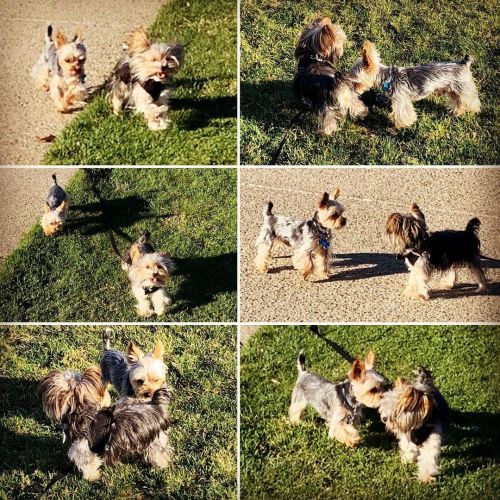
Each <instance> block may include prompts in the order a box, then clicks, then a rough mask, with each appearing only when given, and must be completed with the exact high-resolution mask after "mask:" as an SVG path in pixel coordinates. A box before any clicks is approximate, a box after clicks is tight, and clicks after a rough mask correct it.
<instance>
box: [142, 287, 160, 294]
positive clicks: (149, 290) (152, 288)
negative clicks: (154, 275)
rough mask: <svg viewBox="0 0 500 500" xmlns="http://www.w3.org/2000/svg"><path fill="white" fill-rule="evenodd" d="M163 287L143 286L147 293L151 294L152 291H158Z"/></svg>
mask: <svg viewBox="0 0 500 500" xmlns="http://www.w3.org/2000/svg"><path fill="white" fill-rule="evenodd" d="M160 288H161V287H159V286H145V287H143V290H144V294H145V295H151V294H152V293H155V292H157V291H158V290H159V289H160Z"/></svg>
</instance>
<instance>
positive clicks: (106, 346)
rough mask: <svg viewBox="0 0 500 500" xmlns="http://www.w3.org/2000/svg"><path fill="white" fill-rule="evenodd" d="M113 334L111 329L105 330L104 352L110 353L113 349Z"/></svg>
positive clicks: (103, 338)
mask: <svg viewBox="0 0 500 500" xmlns="http://www.w3.org/2000/svg"><path fill="white" fill-rule="evenodd" d="M112 333H113V330H111V328H106V330H104V333H103V334H102V350H103V351H109V350H110V349H111V342H110V339H111V334H112Z"/></svg>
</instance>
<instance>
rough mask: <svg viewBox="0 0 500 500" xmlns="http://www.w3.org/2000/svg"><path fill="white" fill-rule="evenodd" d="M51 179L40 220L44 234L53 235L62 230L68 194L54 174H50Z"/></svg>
mask: <svg viewBox="0 0 500 500" xmlns="http://www.w3.org/2000/svg"><path fill="white" fill-rule="evenodd" d="M52 180H53V181H54V183H53V184H52V186H51V187H50V189H49V192H48V194H47V200H46V202H45V213H44V214H43V215H42V219H41V221H40V224H41V226H42V229H43V233H44V234H45V236H54V235H56V234H57V233H60V232H61V231H62V230H63V228H64V224H65V223H66V217H67V215H68V210H69V199H68V195H67V194H66V191H64V189H63V188H62V187H61V186H59V184H58V183H57V177H56V174H52Z"/></svg>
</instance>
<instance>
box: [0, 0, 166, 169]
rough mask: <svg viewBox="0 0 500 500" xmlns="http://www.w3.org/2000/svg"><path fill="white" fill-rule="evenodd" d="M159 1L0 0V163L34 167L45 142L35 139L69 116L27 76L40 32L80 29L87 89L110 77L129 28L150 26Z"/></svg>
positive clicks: (37, 50) (58, 127)
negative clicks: (83, 42)
mask: <svg viewBox="0 0 500 500" xmlns="http://www.w3.org/2000/svg"><path fill="white" fill-rule="evenodd" d="M161 4H162V1H161V0H101V1H99V0H88V1H86V2H77V1H74V0H68V1H65V2H56V1H55V0H49V1H44V2H29V1H27V0H0V20H1V24H2V30H0V66H1V68H2V71H0V107H1V109H2V113H1V117H0V128H1V130H2V134H1V136H0V164H3V165H6V164H21V165H23V164H24V165H32V164H35V165H36V164H39V163H40V162H41V161H42V158H43V155H44V152H45V151H46V149H47V148H48V147H49V145H48V144H43V143H39V142H37V141H36V136H47V135H49V134H54V135H57V134H58V133H59V132H60V130H61V129H62V128H63V127H64V126H65V125H66V124H67V123H68V122H69V121H70V120H71V119H72V117H73V116H74V115H70V114H68V115H61V114H60V113H58V112H57V111H56V110H55V107H54V104H53V102H52V101H51V100H50V98H49V96H48V95H47V94H46V93H44V92H42V91H40V90H38V89H36V88H35V86H34V82H33V81H32V78H31V76H30V71H31V67H32V66H33V64H34V63H35V62H36V60H37V58H38V56H39V55H40V53H41V50H42V47H43V37H44V33H45V29H46V27H47V25H48V24H49V23H52V25H53V26H54V28H55V29H61V30H62V31H63V32H64V33H67V34H68V35H69V34H73V33H74V31H75V29H76V28H77V27H79V26H81V27H82V30H83V34H84V37H85V45H86V46H87V64H86V67H85V69H86V74H87V78H88V83H89V85H90V86H96V85H99V84H100V83H102V82H103V81H104V79H105V78H106V77H107V76H108V75H109V73H110V71H111V70H112V68H113V66H114V64H115V63H116V61H117V60H118V57H119V56H120V50H121V45H122V43H123V41H124V40H125V39H126V37H127V34H128V33H130V31H131V29H132V28H134V27H136V26H139V25H148V24H150V23H151V22H152V21H153V19H154V18H155V16H156V13H157V12H158V9H159V7H160V5H161Z"/></svg>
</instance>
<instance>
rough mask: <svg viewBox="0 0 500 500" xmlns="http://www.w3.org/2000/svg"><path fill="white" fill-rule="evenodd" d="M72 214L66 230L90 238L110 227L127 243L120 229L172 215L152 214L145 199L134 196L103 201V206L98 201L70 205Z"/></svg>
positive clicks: (125, 236) (124, 234) (125, 235)
mask: <svg viewBox="0 0 500 500" xmlns="http://www.w3.org/2000/svg"><path fill="white" fill-rule="evenodd" d="M103 207H104V211H103ZM72 212H73V213H74V216H73V217H71V216H70V217H69V218H68V222H67V228H68V230H72V229H77V230H78V231H79V232H80V233H82V234H84V235H87V236H91V235H94V234H98V233H105V232H106V231H107V230H108V229H109V227H110V226H111V228H112V229H113V231H114V232H115V233H117V234H118V235H120V236H121V237H122V238H124V239H126V240H128V241H131V239H130V237H129V236H128V235H127V234H126V233H125V232H124V231H122V230H121V228H123V227H130V226H133V225H134V224H135V223H137V222H138V221H146V220H151V219H166V218H168V217H171V216H172V215H174V214H171V213H166V214H152V213H151V212H150V209H149V206H148V202H147V201H146V199H145V198H142V197H140V196H136V195H132V196H125V197H123V198H112V199H110V200H105V201H104V203H103V205H101V203H100V202H98V201H96V202H91V203H85V204H77V205H72V206H71V207H70V214H71V213H72Z"/></svg>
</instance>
